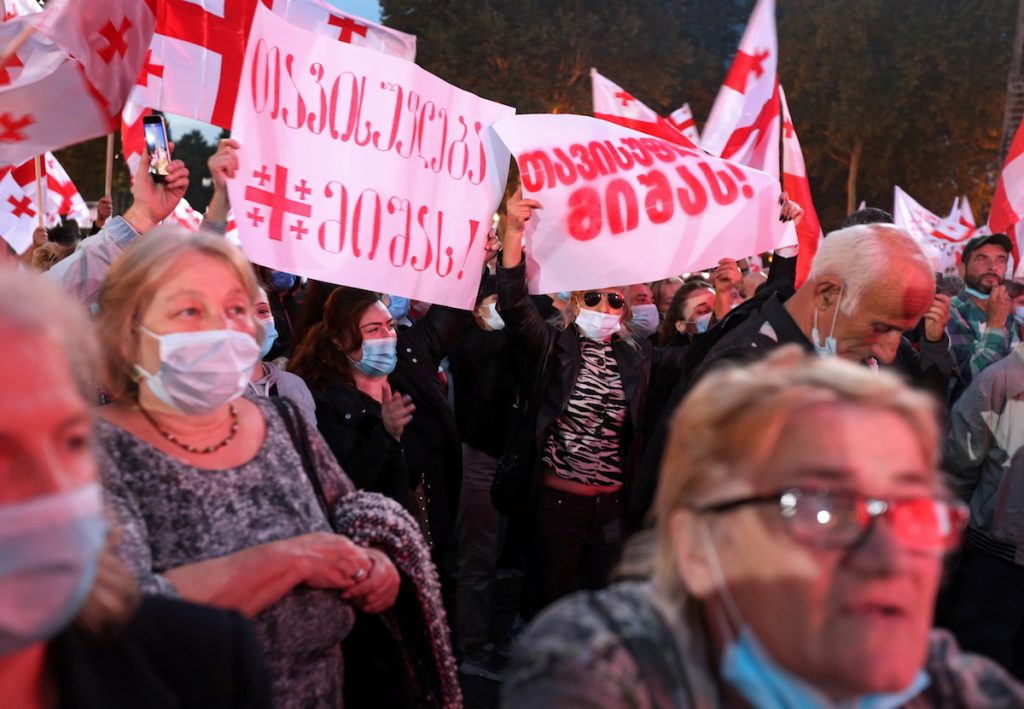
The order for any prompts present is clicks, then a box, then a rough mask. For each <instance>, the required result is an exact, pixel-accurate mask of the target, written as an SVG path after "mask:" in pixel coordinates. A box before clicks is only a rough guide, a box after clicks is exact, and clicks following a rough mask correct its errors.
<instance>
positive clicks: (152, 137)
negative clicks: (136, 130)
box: [142, 116, 171, 182]
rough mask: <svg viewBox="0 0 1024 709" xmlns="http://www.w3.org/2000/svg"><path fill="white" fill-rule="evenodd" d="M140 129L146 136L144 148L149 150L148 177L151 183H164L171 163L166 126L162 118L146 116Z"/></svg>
mask: <svg viewBox="0 0 1024 709" xmlns="http://www.w3.org/2000/svg"><path fill="white" fill-rule="evenodd" d="M142 128H143V130H144V132H145V134H146V148H147V149H148V150H149V176H150V177H151V178H152V179H153V182H166V178H167V175H168V174H169V170H168V166H169V165H170V162H171V149H170V144H169V143H168V141H167V124H166V123H164V118H163V116H146V117H145V118H143V119H142Z"/></svg>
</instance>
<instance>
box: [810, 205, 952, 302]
mask: <svg viewBox="0 0 1024 709" xmlns="http://www.w3.org/2000/svg"><path fill="white" fill-rule="evenodd" d="M914 267H916V268H919V269H920V270H921V271H922V273H926V274H929V275H930V274H931V272H932V266H931V262H930V261H929V260H928V256H927V255H926V254H925V253H924V251H923V250H922V249H921V246H920V245H919V244H918V243H917V242H916V241H914V238H913V237H912V236H910V234H908V233H907V232H906V231H904V230H903V229H900V228H899V227H896V226H893V225H892V224H880V223H879V224H858V225H856V226H851V227H847V228H846V229H839V230H837V231H833V232H831V233H829V235H828V236H827V237H826V238H825V240H824V241H823V242H822V243H821V245H820V246H819V247H818V253H817V254H816V255H815V256H814V262H813V263H812V264H811V273H810V276H809V278H810V279H812V280H817V279H819V278H821V277H823V276H835V277H836V278H838V279H839V281H840V283H842V286H843V297H842V299H841V301H840V304H839V309H840V311H841V312H842V313H843V314H845V315H851V314H852V313H853V312H854V311H855V310H856V309H857V306H858V305H860V301H861V298H863V297H864V294H865V293H867V292H868V291H869V290H870V289H871V287H872V286H874V285H875V284H877V283H878V282H879V281H881V280H885V279H887V278H902V277H903V274H905V273H906V270H907V268H914Z"/></svg>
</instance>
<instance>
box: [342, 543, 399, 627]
mask: <svg viewBox="0 0 1024 709" xmlns="http://www.w3.org/2000/svg"><path fill="white" fill-rule="evenodd" d="M366 553H367V555H368V556H369V557H370V559H371V561H372V562H373V565H372V566H371V567H370V572H369V573H368V574H367V575H366V577H365V578H363V579H362V580H361V581H360V582H359V583H357V584H356V585H354V586H352V587H351V588H350V589H348V590H347V591H345V593H344V594H342V598H344V599H345V600H346V601H348V602H350V603H351V604H352V605H354V606H355V607H356V608H358V609H359V610H361V611H362V612H364V613H380V612H382V611H386V610H387V609H388V608H390V607H391V606H393V605H395V599H396V598H398V590H399V588H400V587H401V585H402V579H401V578H400V577H399V575H398V569H396V568H395V565H394V564H392V563H391V559H389V558H388V557H387V555H386V554H385V553H384V552H382V551H380V550H378V549H366Z"/></svg>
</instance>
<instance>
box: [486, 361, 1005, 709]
mask: <svg viewBox="0 0 1024 709" xmlns="http://www.w3.org/2000/svg"><path fill="white" fill-rule="evenodd" d="M937 465H938V425H937V423H936V417H935V407H934V404H933V402H932V400H931V399H930V398H928V397H927V396H926V395H923V394H920V393H917V392H914V391H913V390H911V389H909V388H908V387H907V386H906V385H904V384H903V383H901V382H900V381H899V380H897V379H896V378H895V377H893V376H891V375H888V374H885V373H881V374H874V373H871V372H870V371H869V370H868V369H866V368H864V367H860V366H858V365H856V364H852V363H849V362H843V361H840V360H836V359H831V360H823V359H821V358H817V357H810V358H808V357H807V356H806V355H805V354H802V353H801V352H800V351H799V349H798V348H795V347H793V348H785V349H782V350H780V351H778V352H776V353H774V354H773V355H772V356H770V357H768V358H767V359H765V360H763V361H762V362H760V363H758V364H754V365H750V366H749V367H746V368H732V369H723V370H720V371H717V372H713V373H711V374H709V375H708V376H707V377H706V378H704V379H703V380H702V381H701V382H700V383H699V384H698V385H697V386H696V387H695V389H694V390H693V391H692V392H691V394H690V396H689V397H688V398H687V399H686V400H685V402H684V403H683V405H682V407H681V408H680V409H679V411H678V412H677V413H676V415H675V417H674V419H673V421H672V427H671V433H670V440H669V445H668V448H667V450H666V454H665V458H664V461H663V464H662V470H661V484H660V487H659V490H658V496H657V501H656V515H657V534H658V540H657V558H656V571H655V574H654V578H653V581H647V582H627V583H622V584H617V585H615V586H612V587H610V588H609V589H607V590H605V591H601V592H597V593H589V594H580V595H578V596H575V597H573V598H571V599H567V600H566V601H565V602H564V603H562V604H559V605H558V606H556V607H554V608H552V609H551V610H550V611H549V612H547V613H545V614H544V615H542V616H541V617H539V618H538V619H537V620H536V622H535V623H534V625H533V626H532V627H531V628H530V629H528V630H527V632H526V634H525V635H524V636H523V637H522V638H521V640H520V642H519V644H518V647H519V648H520V650H521V652H520V654H519V655H518V656H517V658H516V659H515V660H514V661H513V666H512V668H511V670H510V672H509V673H508V675H507V679H506V684H505V687H504V700H505V705H506V706H531V707H555V706H583V705H585V706H591V707H608V708H611V707H622V706H658V707H693V708H696V707H735V706H753V707H832V706H886V707H915V708H916V707H938V706H943V707H944V706H970V707H975V706H978V707H980V706H1021V705H1022V704H1024V688H1022V687H1021V686H1020V685H1018V684H1016V683H1015V681H1014V680H1013V679H1011V678H1010V677H1009V675H1007V673H1006V672H1004V671H1003V670H1002V669H1001V668H999V667H998V666H997V665H996V664H995V663H993V662H990V661H989V660H987V659H984V658H981V657H978V656H972V655H968V654H965V653H962V652H961V651H960V650H959V649H958V648H957V646H956V643H955V642H954V640H953V639H952V636H951V635H949V634H948V633H946V632H944V631H935V630H932V628H931V622H932V612H933V608H934V603H935V595H936V591H937V589H938V584H939V578H940V575H941V571H942V557H943V554H944V553H946V552H948V551H950V550H952V549H953V548H955V546H956V545H957V543H958V541H959V537H960V533H961V531H962V529H963V525H964V523H965V521H966V512H965V509H964V507H963V505H961V504H960V503H958V502H955V501H953V499H952V498H951V497H950V495H949V494H948V493H947V491H946V490H945V489H944V487H943V483H942V481H941V478H940V476H939V473H938V470H937Z"/></svg>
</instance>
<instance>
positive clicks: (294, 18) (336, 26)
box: [130, 0, 416, 129]
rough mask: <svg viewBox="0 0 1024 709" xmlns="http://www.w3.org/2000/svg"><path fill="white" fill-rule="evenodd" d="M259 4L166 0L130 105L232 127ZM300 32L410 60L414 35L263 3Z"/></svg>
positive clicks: (293, 3) (302, 2) (302, 1)
mask: <svg viewBox="0 0 1024 709" xmlns="http://www.w3.org/2000/svg"><path fill="white" fill-rule="evenodd" d="M258 1H259V0H163V1H162V2H160V3H159V5H158V6H157V16H156V33H155V34H154V35H153V41H152V44H151V45H150V46H149V47H148V51H147V52H146V53H145V56H144V61H143V62H142V63H141V64H140V66H141V67H142V70H141V71H140V72H139V74H138V75H137V78H136V79H135V88H134V89H133V91H132V95H131V99H130V101H131V103H134V104H136V105H138V106H151V107H153V108H157V109H160V110H162V111H167V112H169V113H176V114H178V115H181V116H187V117H189V118H194V119H196V120H200V121H203V122H205V123H212V124H214V125H217V126H220V127H222V128H228V129H230V128H231V124H232V114H233V113H234V110H235V97H236V96H237V95H238V81H239V78H240V77H241V74H242V59H243V57H244V55H245V42H246V38H247V37H248V34H249V27H250V25H251V24H252V18H253V14H254V13H255V12H256V5H257V4H258ZM262 1H263V4H264V5H265V6H267V7H270V8H271V9H272V10H273V12H274V13H275V14H277V15H279V16H281V17H283V18H285V19H287V20H288V21H289V22H290V23H292V24H295V25H298V26H300V27H303V28H304V29H307V30H310V31H313V32H316V33H318V34H324V35H327V36H330V37H334V38H335V39H338V40H339V41H344V42H350V43H352V44H358V45H361V46H364V47H367V48H369V49H376V50H379V51H382V52H386V53H388V54H393V55H395V56H399V57H401V58H403V59H408V60H409V61H413V60H414V59H415V56H416V38H415V37H414V36H412V35H408V34H404V33H402V32H397V31H395V30H392V29H388V28H387V27H384V26H382V25H378V24H376V23H374V22H370V21H369V20H363V19H361V18H358V17H355V16H354V15H347V14H345V13H343V12H341V11H339V10H337V9H335V8H334V7H333V6H331V5H329V4H327V3H325V2H321V1H320V0H262Z"/></svg>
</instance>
